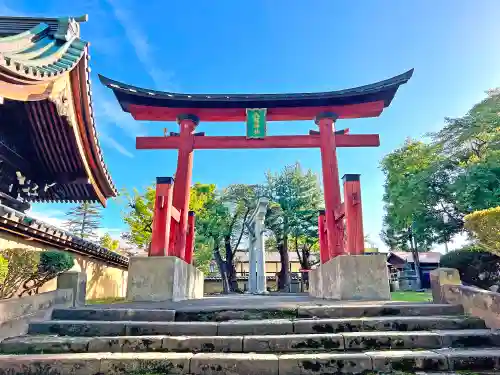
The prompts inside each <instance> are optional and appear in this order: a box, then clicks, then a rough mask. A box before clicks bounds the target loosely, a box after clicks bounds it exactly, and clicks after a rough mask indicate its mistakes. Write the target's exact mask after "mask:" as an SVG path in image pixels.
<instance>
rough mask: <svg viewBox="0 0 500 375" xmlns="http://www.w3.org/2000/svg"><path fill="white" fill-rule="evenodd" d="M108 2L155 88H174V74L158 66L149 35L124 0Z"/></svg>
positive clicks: (110, 0) (109, 0)
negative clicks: (127, 7)
mask: <svg viewBox="0 0 500 375" xmlns="http://www.w3.org/2000/svg"><path fill="white" fill-rule="evenodd" d="M107 1H108V4H109V5H110V6H111V8H112V10H113V13H114V15H115V17H116V19H117V20H118V22H120V24H121V25H122V26H123V29H124V31H125V34H126V35H127V38H128V40H129V42H130V44H132V46H133V47H134V51H135V54H136V55H137V58H138V59H139V61H140V62H141V63H142V65H143V66H144V68H145V70H146V72H147V73H148V74H149V76H150V77H151V79H152V80H153V82H154V84H155V86H156V87H157V88H158V89H159V90H167V89H168V87H171V86H172V76H173V73H172V72H171V71H168V70H165V69H161V68H160V67H159V66H157V65H156V58H155V56H154V48H153V47H152V45H151V43H150V42H149V40H148V37H147V35H146V34H145V33H144V32H143V31H142V29H141V28H140V27H139V25H138V19H137V17H134V16H133V15H132V14H131V13H130V11H129V10H128V9H126V6H124V0H107Z"/></svg>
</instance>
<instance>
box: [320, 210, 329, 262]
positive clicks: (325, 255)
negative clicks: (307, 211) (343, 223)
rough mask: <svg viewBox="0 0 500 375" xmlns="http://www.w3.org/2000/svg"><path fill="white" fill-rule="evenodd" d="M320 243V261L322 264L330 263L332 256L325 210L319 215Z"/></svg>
mask: <svg viewBox="0 0 500 375" xmlns="http://www.w3.org/2000/svg"><path fill="white" fill-rule="evenodd" d="M318 242H319V260H320V262H321V264H323V263H325V262H328V260H329V258H330V254H329V252H328V239H327V238H326V232H325V210H321V211H320V212H319V215H318Z"/></svg>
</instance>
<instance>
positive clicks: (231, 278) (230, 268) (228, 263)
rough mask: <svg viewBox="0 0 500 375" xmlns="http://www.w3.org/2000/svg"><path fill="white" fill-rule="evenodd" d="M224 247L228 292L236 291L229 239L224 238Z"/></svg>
mask: <svg viewBox="0 0 500 375" xmlns="http://www.w3.org/2000/svg"><path fill="white" fill-rule="evenodd" d="M224 247H225V248H226V270H227V278H228V282H229V291H231V292H237V291H238V279H237V277H236V267H235V266H234V253H233V249H232V248H231V237H230V236H226V237H225V238H224Z"/></svg>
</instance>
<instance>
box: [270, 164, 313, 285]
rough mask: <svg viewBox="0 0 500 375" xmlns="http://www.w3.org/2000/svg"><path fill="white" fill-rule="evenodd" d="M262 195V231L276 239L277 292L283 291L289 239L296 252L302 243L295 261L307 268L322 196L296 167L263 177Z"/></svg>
mask: <svg viewBox="0 0 500 375" xmlns="http://www.w3.org/2000/svg"><path fill="white" fill-rule="evenodd" d="M264 192H265V194H266V195H267V196H268V198H269V199H270V205H269V208H268V212H267V215H266V227H267V228H268V229H269V230H270V231H271V232H272V234H273V236H274V238H275V239H276V246H277V250H278V252H279V253H280V259H281V270H280V272H279V274H278V289H279V290H285V289H286V288H287V287H288V285H289V283H290V275H289V256H288V254H289V253H288V252H289V250H290V247H289V244H290V239H291V238H296V239H297V246H296V248H298V247H299V242H300V241H303V242H304V246H303V247H302V248H303V250H304V253H303V255H301V256H299V257H301V259H302V261H304V265H305V266H308V264H307V263H306V262H307V261H306V259H305V255H306V254H307V253H308V252H310V251H311V249H312V248H313V246H315V244H314V243H312V242H311V240H312V239H313V238H314V235H313V233H315V236H316V237H317V215H318V210H319V209H320V208H322V206H323V200H322V199H323V196H322V193H321V188H320V185H319V181H318V177H317V176H316V175H315V174H314V173H313V172H312V171H311V170H307V171H303V170H302V168H301V166H300V164H299V163H296V164H294V165H288V166H285V168H284V169H283V170H282V171H280V172H279V173H276V174H272V173H267V174H266V185H265V186H264ZM299 239H300V241H299ZM306 239H307V240H306ZM294 242H295V241H294ZM307 259H309V257H307Z"/></svg>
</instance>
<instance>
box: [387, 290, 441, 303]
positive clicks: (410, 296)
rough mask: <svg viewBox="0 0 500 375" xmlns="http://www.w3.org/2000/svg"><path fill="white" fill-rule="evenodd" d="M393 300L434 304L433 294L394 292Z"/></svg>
mask: <svg viewBox="0 0 500 375" xmlns="http://www.w3.org/2000/svg"><path fill="white" fill-rule="evenodd" d="M391 295H392V300H393V301H400V302H432V294H431V292H392V293H391Z"/></svg>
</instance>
